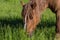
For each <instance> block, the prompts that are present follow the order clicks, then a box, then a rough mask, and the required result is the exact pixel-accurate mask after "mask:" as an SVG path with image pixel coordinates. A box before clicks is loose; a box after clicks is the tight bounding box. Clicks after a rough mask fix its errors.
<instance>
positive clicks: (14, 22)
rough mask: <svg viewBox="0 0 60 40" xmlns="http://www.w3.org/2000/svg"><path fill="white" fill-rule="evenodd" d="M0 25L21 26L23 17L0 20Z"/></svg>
mask: <svg viewBox="0 0 60 40" xmlns="http://www.w3.org/2000/svg"><path fill="white" fill-rule="evenodd" d="M0 25H2V26H3V27H4V26H5V25H9V26H15V27H16V26H18V27H19V25H20V26H23V19H14V20H6V19H4V20H0Z"/></svg>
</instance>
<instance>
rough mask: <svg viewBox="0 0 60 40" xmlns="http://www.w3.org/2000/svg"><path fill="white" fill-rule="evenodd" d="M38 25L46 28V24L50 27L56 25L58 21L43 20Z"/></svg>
mask: <svg viewBox="0 0 60 40" xmlns="http://www.w3.org/2000/svg"><path fill="white" fill-rule="evenodd" d="M37 26H38V27H40V28H41V27H43V28H44V27H45V26H46V27H48V28H49V27H52V26H56V22H53V21H51V22H47V21H46V22H41V23H39V24H38V25H37Z"/></svg>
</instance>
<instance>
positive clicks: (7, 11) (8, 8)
mask: <svg viewBox="0 0 60 40" xmlns="http://www.w3.org/2000/svg"><path fill="white" fill-rule="evenodd" d="M24 2H25V3H27V2H28V0H24ZM21 11H22V5H21V4H20V0H0V40H53V39H55V23H56V17H55V14H54V13H53V12H51V10H50V9H48V8H47V9H46V10H45V11H44V12H43V14H42V19H41V23H39V24H38V25H37V28H36V30H35V31H34V34H33V36H32V37H31V38H29V37H27V34H26V32H25V31H24V29H23V21H22V16H21Z"/></svg>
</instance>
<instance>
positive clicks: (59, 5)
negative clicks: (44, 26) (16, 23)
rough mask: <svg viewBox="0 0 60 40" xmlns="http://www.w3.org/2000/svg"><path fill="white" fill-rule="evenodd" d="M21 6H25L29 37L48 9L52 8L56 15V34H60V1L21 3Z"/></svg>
mask: <svg viewBox="0 0 60 40" xmlns="http://www.w3.org/2000/svg"><path fill="white" fill-rule="evenodd" d="M21 4H22V5H23V10H22V16H23V20H24V23H25V25H24V28H25V29H26V31H27V33H28V35H31V34H32V32H33V31H34V30H35V28H36V25H37V24H38V23H39V22H40V20H41V15H42V12H43V11H44V10H45V9H46V8H50V9H51V10H52V12H54V13H55V14H56V33H60V0H30V1H29V2H28V3H27V4H23V2H22V1H21Z"/></svg>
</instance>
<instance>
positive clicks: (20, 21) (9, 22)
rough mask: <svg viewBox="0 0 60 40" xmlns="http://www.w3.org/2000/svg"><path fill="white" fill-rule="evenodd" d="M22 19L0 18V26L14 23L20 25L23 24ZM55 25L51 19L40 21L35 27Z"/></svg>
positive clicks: (13, 24)
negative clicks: (49, 20)
mask: <svg viewBox="0 0 60 40" xmlns="http://www.w3.org/2000/svg"><path fill="white" fill-rule="evenodd" d="M23 24H24V23H23V19H13V20H12V19H10V20H6V19H3V20H1V19H0V25H2V26H4V25H10V26H16V25H18V26H19V25H20V26H23ZM55 25H56V23H55V22H53V21H51V22H47V21H46V22H43V21H42V22H41V23H39V24H38V25H37V27H40V28H41V27H43V28H44V27H45V26H46V27H52V26H55Z"/></svg>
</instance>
